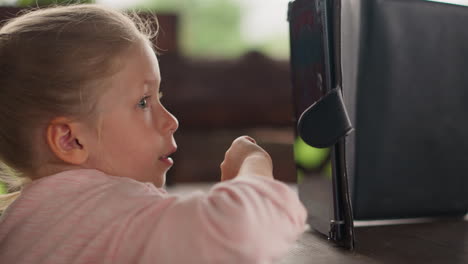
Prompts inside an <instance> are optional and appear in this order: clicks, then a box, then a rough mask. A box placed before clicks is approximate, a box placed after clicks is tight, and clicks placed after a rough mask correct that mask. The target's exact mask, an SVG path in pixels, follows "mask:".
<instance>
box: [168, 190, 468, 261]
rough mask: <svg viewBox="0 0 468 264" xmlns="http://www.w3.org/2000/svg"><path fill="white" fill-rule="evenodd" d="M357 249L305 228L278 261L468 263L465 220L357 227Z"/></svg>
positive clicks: (181, 191) (466, 223)
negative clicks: (330, 240)
mask: <svg viewBox="0 0 468 264" xmlns="http://www.w3.org/2000/svg"><path fill="white" fill-rule="evenodd" d="M209 187H210V185H209V184H183V185H176V186H175V187H170V188H168V190H169V192H171V193H185V192H191V191H194V190H202V191H203V190H207V189H208V188H209ZM355 234H356V249H355V250H354V251H352V252H351V251H347V250H344V249H342V248H339V247H336V246H334V245H333V244H332V243H330V242H329V241H328V240H327V238H326V237H325V236H323V235H321V234H319V233H318V232H315V231H314V230H310V231H307V232H305V233H304V234H303V235H302V236H301V238H300V239H299V240H298V241H297V242H296V244H295V245H294V246H293V247H292V248H291V250H290V252H289V253H288V254H287V255H286V256H285V257H284V258H282V259H281V260H279V262H278V263H279V264H299V263H317V264H318V263H327V264H334V263H340V264H341V263H346V264H354V263H359V264H368V263H369V264H370V263H392V264H393V263H395V264H402V263H424V264H432V263H433V264H436V263H437V264H439V263H441V264H462V263H463V264H468V221H467V218H466V217H465V219H464V220H463V219H446V220H440V221H433V222H428V223H418V224H403V225H383V226H382V225H380V226H363V227H356V229H355Z"/></svg>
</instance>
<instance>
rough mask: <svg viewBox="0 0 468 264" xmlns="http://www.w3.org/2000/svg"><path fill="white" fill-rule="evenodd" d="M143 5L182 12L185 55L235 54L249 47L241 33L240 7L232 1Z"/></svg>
mask: <svg viewBox="0 0 468 264" xmlns="http://www.w3.org/2000/svg"><path fill="white" fill-rule="evenodd" d="M143 8H147V9H154V10H156V12H160V13H161V12H174V13H177V14H178V15H179V17H180V20H181V21H180V22H181V23H180V36H179V37H180V40H181V48H182V51H183V53H185V55H188V56H195V57H217V56H223V57H235V56H238V55H241V54H242V53H243V52H244V51H245V50H246V44H245V42H244V41H243V40H242V38H241V32H240V22H241V8H240V5H239V3H236V2H234V1H233V0H178V1H176V0H159V1H152V0H148V1H147V3H146V4H143Z"/></svg>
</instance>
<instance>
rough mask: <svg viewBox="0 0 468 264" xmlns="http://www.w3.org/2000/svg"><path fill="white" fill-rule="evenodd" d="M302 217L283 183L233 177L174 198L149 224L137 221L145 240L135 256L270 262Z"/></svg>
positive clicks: (294, 235)
mask: <svg viewBox="0 0 468 264" xmlns="http://www.w3.org/2000/svg"><path fill="white" fill-rule="evenodd" d="M136 217H138V216H136ZM305 220H306V211H305V208H304V206H303V205H302V204H301V202H300V201H299V199H298V197H297V194H296V193H295V192H294V191H292V190H291V189H290V188H289V187H288V186H286V185H285V184H283V183H281V182H279V181H276V180H272V179H267V178H261V177H256V176H254V177H239V178H236V179H234V180H232V181H227V182H223V183H219V184H217V185H215V186H214V187H213V188H212V189H211V190H210V191H209V192H208V193H207V194H204V193H195V194H193V195H190V196H187V197H183V198H177V199H176V200H174V202H173V203H172V204H171V205H170V206H168V207H166V208H165V209H164V211H163V212H161V215H160V218H159V219H158V220H157V221H155V223H154V224H153V225H154V226H153V227H154V228H147V227H144V226H140V231H141V232H145V233H146V234H147V237H148V240H147V244H146V245H145V250H142V251H141V255H140V256H139V258H140V259H141V260H142V262H143V263H149V262H151V260H153V261H156V262H157V263H270V262H272V261H273V260H275V259H277V258H279V257H280V256H282V255H284V254H285V253H286V252H287V251H288V249H289V248H290V246H291V245H292V244H293V243H294V242H295V240H296V239H297V238H298V237H299V235H300V234H301V233H302V232H303V230H304V226H305ZM137 222H138V221H137ZM150 230H151V231H150ZM148 232H149V233H148ZM146 261H148V262H146Z"/></svg>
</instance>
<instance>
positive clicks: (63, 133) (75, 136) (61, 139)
mask: <svg viewBox="0 0 468 264" xmlns="http://www.w3.org/2000/svg"><path fill="white" fill-rule="evenodd" d="M82 132H83V131H81V130H80V126H79V124H78V123H77V122H72V121H71V120H70V119H68V118H65V117H57V118H55V119H53V120H52V121H50V123H49V125H48V126H47V130H46V138H47V144H48V145H49V148H50V150H51V151H52V152H53V153H54V154H55V156H57V158H59V159H61V160H63V161H64V162H66V163H69V164H74V165H80V164H83V163H85V162H86V161H87V159H88V156H89V153H88V148H87V147H86V144H84V143H85V142H84V141H85V140H84V134H83V133H82Z"/></svg>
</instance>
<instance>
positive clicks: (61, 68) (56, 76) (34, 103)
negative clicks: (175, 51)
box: [0, 4, 157, 213]
mask: <svg viewBox="0 0 468 264" xmlns="http://www.w3.org/2000/svg"><path fill="white" fill-rule="evenodd" d="M151 18H155V16H152V17H151ZM155 25H157V21H156V23H154V22H153V21H149V20H146V21H143V20H142V19H139V18H138V16H136V15H134V14H133V16H132V15H127V14H125V13H123V12H120V11H117V10H113V9H110V8H106V7H103V6H100V5H94V4H86V5H69V6H56V7H50V8H45V9H37V10H34V11H29V12H27V13H25V14H23V15H21V16H19V17H16V18H14V19H12V20H10V21H8V22H7V23H6V24H5V25H4V26H3V27H2V28H1V29H0V94H1V96H0V181H3V182H6V183H7V184H8V185H9V191H10V192H11V191H16V192H15V193H11V194H7V195H1V196H0V213H1V211H3V210H4V209H5V208H6V207H7V206H8V205H9V204H10V203H11V202H12V201H13V200H14V199H15V198H16V197H17V196H18V195H19V192H18V191H20V190H21V186H22V185H23V184H24V183H25V182H26V181H27V178H26V175H27V174H29V173H32V172H33V171H34V170H35V169H36V168H37V166H38V165H39V164H38V163H39V157H38V156H39V155H38V154H37V153H38V149H37V148H38V147H40V144H43V147H44V146H45V145H44V144H45V143H44V142H37V141H40V140H37V139H35V138H34V137H33V136H32V134H33V133H39V132H40V131H44V130H45V127H46V125H47V123H48V122H49V121H50V120H51V119H52V118H53V117H55V116H56V115H57V114H58V113H59V114H60V115H62V116H68V117H71V118H80V119H81V118H82V119H87V120H88V119H89V120H93V118H92V117H93V115H92V114H93V108H94V105H95V104H96V102H97V99H98V98H99V96H100V94H102V93H103V91H104V90H105V89H104V88H103V84H102V81H103V80H104V79H105V78H106V77H109V76H111V75H112V74H113V73H115V72H116V71H117V70H118V63H117V62H118V61H119V60H118V59H119V56H121V55H123V53H124V52H125V51H127V50H129V49H130V47H132V46H133V45H134V44H135V43H137V42H140V41H146V42H147V43H148V44H150V43H151V40H152V39H153V38H154V37H155V36H156V34H157V30H155V28H156V27H154V26H155Z"/></svg>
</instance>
